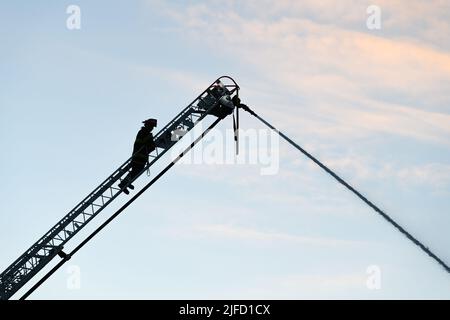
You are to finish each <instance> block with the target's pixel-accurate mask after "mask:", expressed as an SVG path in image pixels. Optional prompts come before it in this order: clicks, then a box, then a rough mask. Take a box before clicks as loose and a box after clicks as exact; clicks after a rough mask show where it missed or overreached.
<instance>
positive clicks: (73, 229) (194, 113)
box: [0, 76, 239, 300]
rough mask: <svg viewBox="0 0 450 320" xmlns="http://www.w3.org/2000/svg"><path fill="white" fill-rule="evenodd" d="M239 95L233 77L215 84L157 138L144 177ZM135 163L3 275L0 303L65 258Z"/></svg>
mask: <svg viewBox="0 0 450 320" xmlns="http://www.w3.org/2000/svg"><path fill="white" fill-rule="evenodd" d="M218 87H221V88H222V91H221V92H220V93H221V95H220V96H218V95H217V90H216V89H217V88H218ZM238 93H239V86H238V85H237V83H236V82H235V81H234V80H233V79H232V78H231V77H228V76H223V77H220V78H218V79H217V80H216V81H214V82H213V83H212V84H211V85H210V86H209V87H208V88H207V89H206V90H205V91H203V92H202V93H201V94H200V95H199V96H198V97H197V98H195V99H194V100H193V101H192V102H191V103H190V104H189V105H188V106H187V107H186V108H184V109H183V110H182V111H181V112H180V113H179V114H178V115H177V116H175V117H174V118H173V119H172V120H171V121H170V122H169V123H168V124H167V125H166V126H164V128H162V129H161V130H160V131H159V132H158V133H157V134H156V135H155V137H154V140H155V144H156V149H155V150H154V151H153V152H152V153H151V154H150V155H149V163H148V165H147V166H146V168H145V169H144V170H143V171H142V172H141V174H142V173H143V172H144V171H145V170H146V169H148V168H149V167H151V166H152V165H153V164H154V163H155V162H156V161H157V160H158V159H159V158H160V157H161V156H163V155H164V154H165V153H166V152H167V151H168V150H169V149H170V148H171V147H172V146H173V145H174V144H176V143H177V141H178V139H177V138H175V139H174V138H173V137H174V132H175V131H176V130H183V131H184V132H188V131H190V130H191V129H192V128H193V127H194V126H195V125H196V124H197V123H199V122H200V121H201V120H203V119H204V118H205V117H206V116H207V115H213V114H214V113H211V112H212V110H214V109H217V107H218V106H220V103H219V99H220V98H221V97H222V96H224V95H229V96H232V95H234V94H238ZM131 159H132V158H131V157H130V158H129V159H128V160H127V161H125V162H124V163H123V164H122V165H121V166H120V167H119V168H118V169H117V170H115V171H114V172H113V173H112V174H111V175H110V176H109V177H108V178H107V179H106V180H105V181H103V182H102V183H101V184H100V185H99V186H98V187H97V188H95V189H94V190H93V191H92V192H91V193H90V194H89V195H88V196H87V197H86V198H84V199H83V200H82V201H81V202H80V203H79V204H78V205H76V206H75V208H73V209H72V210H71V211H70V212H69V213H68V214H67V215H66V216H64V217H63V218H62V219H61V220H60V221H59V222H58V223H57V224H56V225H55V226H53V227H52V228H51V229H50V230H49V231H48V232H47V233H46V234H45V235H44V236H43V237H42V238H40V239H39V240H38V241H37V242H36V243H35V244H33V245H32V246H31V247H30V248H29V249H28V250H27V251H25V253H23V254H22V255H21V256H20V257H19V258H18V259H17V260H16V261H14V263H12V264H11V265H10V266H9V267H8V268H7V269H6V270H5V271H4V272H3V273H2V274H1V275H0V300H6V299H9V298H10V297H11V296H12V295H13V294H14V293H15V292H17V291H18V290H19V289H20V288H21V287H22V286H23V285H24V284H25V283H26V282H27V281H29V280H30V279H31V278H32V277H33V276H34V275H36V274H37V273H38V272H39V271H40V270H41V269H42V268H43V267H44V266H45V265H47V264H48V263H49V262H50V261H51V260H52V259H53V258H54V257H55V256H56V255H60V256H62V255H64V252H63V251H62V249H63V246H64V244H65V243H67V242H68V241H69V240H70V239H71V238H72V237H74V236H75V235H76V234H77V233H78V232H79V231H80V230H81V229H82V228H83V227H84V226H85V225H86V224H87V223H89V222H90V221H91V220H92V219H93V218H94V217H95V216H96V215H98V214H99V213H100V212H101V211H102V210H103V209H105V208H106V207H107V206H108V205H109V204H110V203H111V202H112V201H113V200H114V199H115V198H117V197H118V196H119V195H120V194H121V193H122V190H121V189H120V188H119V187H118V186H117V185H118V183H119V182H120V181H122V179H123V178H124V177H125V175H127V174H128V172H129V170H130V162H131Z"/></svg>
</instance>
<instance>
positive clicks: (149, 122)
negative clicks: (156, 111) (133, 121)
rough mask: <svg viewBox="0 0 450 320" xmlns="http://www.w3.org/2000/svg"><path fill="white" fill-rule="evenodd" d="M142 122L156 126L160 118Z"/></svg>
mask: <svg viewBox="0 0 450 320" xmlns="http://www.w3.org/2000/svg"><path fill="white" fill-rule="evenodd" d="M142 123H143V124H144V125H146V126H150V127H156V126H157V125H158V120H156V119H153V118H152V119H147V120H145V121H142Z"/></svg>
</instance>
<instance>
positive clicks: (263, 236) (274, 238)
mask: <svg viewBox="0 0 450 320" xmlns="http://www.w3.org/2000/svg"><path fill="white" fill-rule="evenodd" d="M170 233H171V234H172V235H176V236H195V237H208V238H211V237H212V238H219V239H220V238H226V239H231V240H236V241H256V242H261V243H265V244H267V243H278V242H282V243H286V244H289V243H290V244H302V245H308V246H310V245H314V246H325V247H337V246H358V245H361V244H362V242H357V241H347V240H341V239H336V238H326V237H309V236H299V235H293V234H289V233H283V232H274V231H261V230H258V229H254V228H247V227H241V226H236V225H231V224H199V225H193V226H191V227H185V228H182V229H177V230H176V231H175V230H171V232H170Z"/></svg>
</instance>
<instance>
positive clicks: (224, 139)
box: [171, 123, 280, 175]
mask: <svg viewBox="0 0 450 320" xmlns="http://www.w3.org/2000/svg"><path fill="white" fill-rule="evenodd" d="M203 130H204V129H203V126H202V123H199V124H198V125H196V126H195V127H194V128H193V129H192V130H191V131H189V132H188V133H186V132H185V131H183V130H175V131H174V132H172V141H178V140H179V139H180V138H181V137H183V136H186V137H185V139H186V140H188V142H192V141H194V139H195V137H198V136H199V135H200V134H201V133H202V132H203ZM234 136H235V132H234V130H232V129H227V130H225V132H223V131H222V130H217V129H213V130H211V131H210V132H208V134H207V135H205V137H204V138H203V139H202V140H200V141H199V142H198V143H197V145H196V146H195V147H194V148H193V149H192V150H191V151H190V152H189V153H187V154H185V155H184V156H183V159H182V161H180V164H189V165H192V164H202V165H203V164H206V165H257V166H259V167H260V174H261V175H275V174H277V173H278V171H279V167H280V161H279V160H280V150H279V140H280V139H279V135H278V133H277V132H275V131H273V130H269V129H246V130H242V129H239V130H238V137H239V139H238V141H239V154H238V155H236V144H235V139H234ZM185 147H186V145H185V144H183V143H182V144H179V145H178V144H176V145H175V146H173V147H172V149H171V157H172V159H175V158H176V157H177V156H178V155H179V154H180V153H181V152H182V151H183V150H184V148H185Z"/></svg>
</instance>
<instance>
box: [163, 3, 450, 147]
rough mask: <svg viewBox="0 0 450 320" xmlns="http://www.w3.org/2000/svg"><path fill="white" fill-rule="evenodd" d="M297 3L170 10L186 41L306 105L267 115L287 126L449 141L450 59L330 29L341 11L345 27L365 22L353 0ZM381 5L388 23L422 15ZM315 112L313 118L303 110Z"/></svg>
mask: <svg viewBox="0 0 450 320" xmlns="http://www.w3.org/2000/svg"><path fill="white" fill-rule="evenodd" d="M299 3H300V2H296V1H294V2H292V1H281V2H278V1H277V2H270V3H268V2H265V3H264V5H260V3H259V2H258V5H257V4H256V2H249V3H247V5H243V7H244V8H240V7H239V9H242V10H238V5H237V4H228V5H227V6H228V7H227V10H212V8H211V7H210V5H206V4H191V5H186V6H185V7H184V10H182V11H180V10H179V9H180V8H178V7H172V6H171V5H166V6H165V9H166V12H170V14H169V16H170V17H171V18H172V19H175V20H176V21H177V22H178V23H179V24H180V26H181V28H183V31H184V32H186V33H187V34H188V35H190V37H192V38H194V39H197V41H199V43H200V42H201V43H202V44H204V45H205V46H208V47H209V48H210V49H211V50H217V52H216V54H219V55H224V54H226V55H227V56H229V57H236V58H239V61H241V63H244V64H246V68H253V70H256V71H255V72H257V73H258V74H259V75H261V77H259V78H258V79H257V80H255V79H253V80H255V81H256V82H266V83H268V84H272V87H275V88H277V87H278V88H280V87H281V88H283V90H284V92H282V93H281V94H283V95H287V94H291V95H297V96H298V97H302V100H303V103H302V104H301V108H299V107H298V105H297V106H295V105H292V102H289V103H288V105H287V106H286V108H282V107H280V106H279V105H277V106H275V107H273V106H266V107H265V108H264V111H265V110H269V111H270V110H278V111H279V112H278V113H284V114H286V117H284V118H283V119H282V120H286V121H289V119H286V118H290V119H291V121H294V120H293V119H295V121H299V122H301V124H302V129H305V128H306V129H310V130H314V131H316V132H317V131H318V132H319V133H322V134H323V135H324V136H327V135H328V136H329V135H333V134H335V133H347V135H348V136H352V135H354V134H356V135H357V136H358V135H370V134H373V133H380V132H381V133H387V134H393V135H402V136H406V137H410V138H412V139H420V140H425V141H430V140H431V141H433V142H438V143H448V141H450V139H448V138H449V136H450V134H449V128H450V116H449V115H448V113H449V111H450V110H449V105H450V93H449V91H448V88H449V87H450V55H449V54H448V52H445V51H442V50H440V49H438V48H436V47H433V46H431V45H429V44H428V43H427V42H426V39H423V41H422V42H418V41H411V40H410V38H408V37H404V36H402V37H393V36H385V37H381V36H379V35H377V34H372V33H369V32H367V30H365V29H361V28H356V27H355V26H350V27H349V26H347V25H346V24H345V23H342V24H340V23H337V24H336V23H335V24H330V23H329V22H330V21H336V20H337V19H340V17H341V15H339V14H337V13H339V12H347V14H343V15H342V16H343V18H342V19H343V20H344V21H346V22H348V23H349V22H351V21H358V19H360V20H364V18H365V17H364V14H365V10H364V11H363V14H362V16H361V14H360V9H361V8H360V7H359V6H355V5H354V2H352V1H347V2H343V3H340V4H339V5H336V3H335V2H331V1H327V2H325V3H321V4H317V2H312V1H306V2H305V3H304V2H301V3H300V4H299ZM221 4H222V3H221ZM383 5H384V6H386V11H388V12H389V14H390V15H389V17H388V21H391V20H392V21H394V20H395V19H394V18H393V16H394V15H395V17H396V19H397V20H395V21H398V22H396V24H397V25H398V24H400V23H402V21H409V19H412V20H414V17H415V13H414V12H415V11H414V10H415V9H414V8H418V7H422V6H421V5H420V4H419V3H418V2H417V1H415V2H413V3H410V4H408V5H406V4H404V3H399V4H396V5H392V6H391V5H390V4H389V3H387V2H385V3H383ZM212 6H214V4H213V5H212ZM430 7H431V6H430ZM440 7H442V6H441V5H440V3H437V4H436V8H440ZM258 8H259V9H258ZM436 8H434V9H433V10H436ZM250 9H251V10H250ZM388 9H392V11H389V10H388ZM287 11H289V12H290V14H286V12H287ZM429 11H430V10H426V12H429ZM249 12H251V13H252V15H249V14H247V13H249ZM433 12H434V11H433ZM263 13H264V14H263ZM403 15H406V17H405V18H404V20H402V19H400V17H403ZM408 17H409V18H408ZM431 20H432V19H431V18H426V21H431ZM392 23H393V22H392ZM430 23H431V22H430ZM404 24H405V26H407V25H408V23H406V22H404ZM388 25H389V24H388ZM253 80H252V82H254V81H253ZM251 86H255V87H256V86H261V85H258V84H255V85H253V84H252V85H251ZM266 87H270V85H267V86H266ZM309 106H311V107H312V106H314V107H313V108H314V111H310V110H308V111H305V110H304V109H308V108H311V107H309ZM299 109H300V110H299ZM302 109H303V110H302ZM296 110H297V111H296ZM274 112H276V111H274ZM318 114H320V115H322V116H317V115H318ZM305 115H306V116H309V117H305ZM302 116H303V117H302Z"/></svg>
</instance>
